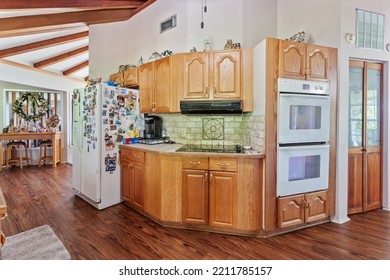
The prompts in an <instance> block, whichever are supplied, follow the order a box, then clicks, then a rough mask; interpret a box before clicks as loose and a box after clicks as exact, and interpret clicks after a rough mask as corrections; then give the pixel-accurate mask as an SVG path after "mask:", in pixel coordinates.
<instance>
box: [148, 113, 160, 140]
mask: <svg viewBox="0 0 390 280" xmlns="http://www.w3.org/2000/svg"><path fill="white" fill-rule="evenodd" d="M161 131H162V118H160V117H158V116H145V133H144V137H145V138H146V139H154V138H159V137H161Z"/></svg>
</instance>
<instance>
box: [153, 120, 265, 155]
mask: <svg viewBox="0 0 390 280" xmlns="http://www.w3.org/2000/svg"><path fill="white" fill-rule="evenodd" d="M159 116H160V117H161V118H162V119H163V127H164V128H165V129H166V133H167V135H168V136H169V137H170V139H172V140H173V141H175V142H176V143H182V144H202V145H237V144H238V145H250V146H251V147H252V148H253V149H254V150H256V151H259V152H264V116H260V115H253V113H244V114H242V115H238V116H237V115H235V116H224V115H204V116H203V115H202V116H187V115H182V114H160V115H159Z"/></svg>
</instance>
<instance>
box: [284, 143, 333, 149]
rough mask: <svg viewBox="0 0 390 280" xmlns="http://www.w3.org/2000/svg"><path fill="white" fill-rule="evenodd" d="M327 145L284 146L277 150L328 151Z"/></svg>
mask: <svg viewBox="0 0 390 280" xmlns="http://www.w3.org/2000/svg"><path fill="white" fill-rule="evenodd" d="M329 147H330V145H329V144H323V145H310V144H309V145H297V146H284V147H280V146H279V148H278V149H279V150H307V149H319V148H320V149H329Z"/></svg>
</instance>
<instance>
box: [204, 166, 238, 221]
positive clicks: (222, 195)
mask: <svg viewBox="0 0 390 280" xmlns="http://www.w3.org/2000/svg"><path fill="white" fill-rule="evenodd" d="M237 203H238V185H237V173H236V172H218V171H211V172H210V203H209V204H210V222H209V224H210V226H215V227H224V228H237V218H238V217H237Z"/></svg>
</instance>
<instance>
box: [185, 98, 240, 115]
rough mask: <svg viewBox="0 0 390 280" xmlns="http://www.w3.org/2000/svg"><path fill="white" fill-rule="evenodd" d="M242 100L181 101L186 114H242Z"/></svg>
mask: <svg viewBox="0 0 390 280" xmlns="http://www.w3.org/2000/svg"><path fill="white" fill-rule="evenodd" d="M241 105H242V104H241V100H206V101H180V111H181V113H182V114H184V115H201V114H203V115H205V114H228V115H229V114H231V115H233V114H235V115H237V114H242V106H241Z"/></svg>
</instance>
